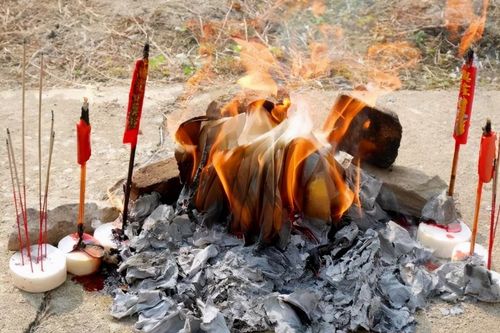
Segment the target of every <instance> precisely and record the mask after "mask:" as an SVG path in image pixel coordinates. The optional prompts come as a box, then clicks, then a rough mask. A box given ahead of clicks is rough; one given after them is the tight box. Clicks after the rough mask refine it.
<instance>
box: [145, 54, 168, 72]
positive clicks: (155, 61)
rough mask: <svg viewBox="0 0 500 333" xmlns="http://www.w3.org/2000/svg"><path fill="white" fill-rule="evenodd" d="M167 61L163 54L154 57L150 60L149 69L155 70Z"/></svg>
mask: <svg viewBox="0 0 500 333" xmlns="http://www.w3.org/2000/svg"><path fill="white" fill-rule="evenodd" d="M166 60H167V59H166V58H165V56H164V55H163V54H158V55H157V56H154V57H152V58H150V59H149V67H150V68H151V70H155V69H157V68H158V67H160V66H161V65H163V64H164V63H165V61H166Z"/></svg>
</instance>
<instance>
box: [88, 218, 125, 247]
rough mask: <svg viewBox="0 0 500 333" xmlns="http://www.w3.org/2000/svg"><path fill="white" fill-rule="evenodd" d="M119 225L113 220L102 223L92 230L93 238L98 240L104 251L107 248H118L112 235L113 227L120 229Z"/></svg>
mask: <svg viewBox="0 0 500 333" xmlns="http://www.w3.org/2000/svg"><path fill="white" fill-rule="evenodd" d="M120 228H121V226H119V225H117V224H115V223H114V222H109V223H104V224H101V225H100V226H98V227H97V228H96V229H95V231H94V238H95V239H97V240H98V241H99V243H100V244H101V246H102V247H104V249H105V250H106V251H108V250H109V249H116V248H118V244H117V243H116V240H115V237H114V236H113V229H120Z"/></svg>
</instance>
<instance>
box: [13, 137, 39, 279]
mask: <svg viewBox="0 0 500 333" xmlns="http://www.w3.org/2000/svg"><path fill="white" fill-rule="evenodd" d="M7 139H8V143H9V150H10V155H11V157H12V165H13V166H14V179H15V180H16V185H17V191H18V192H19V193H21V186H20V185H19V177H18V173H17V165H16V156H15V155H14V148H13V147H12V139H11V137H10V131H9V129H8V128H7ZM18 197H19V204H20V206H21V210H22V211H24V214H23V220H24V234H25V237H26V250H27V252H28V258H29V261H30V266H31V272H33V261H32V260H31V244H30V236H29V233H28V219H27V215H26V206H23V201H22V199H21V196H20V195H19V196H18ZM22 250H23V249H21V251H22Z"/></svg>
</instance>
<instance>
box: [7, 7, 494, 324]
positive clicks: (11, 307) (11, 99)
mask: <svg viewBox="0 0 500 333" xmlns="http://www.w3.org/2000/svg"><path fill="white" fill-rule="evenodd" d="M448 2H453V1H448ZM446 3H447V1H445V0H424V1H418V2H415V1H411V0H403V1H382V0H370V1H365V0H353V1H332V0H328V1H321V0H303V1H294V0H277V1H274V0H246V1H239V0H211V1H202V0H194V1H190V2H185V1H182V0H142V1H137V0H125V1H113V0H75V1H72V0H57V1H55V0H38V1H31V0H2V1H0V98H1V103H0V115H2V117H1V118H0V128H2V129H3V128H6V127H9V128H10V129H11V131H12V133H13V140H14V144H15V146H16V149H17V150H16V153H17V157H18V158H19V156H20V128H21V126H20V120H19V117H20V94H21V92H20V82H21V71H22V67H21V57H22V45H23V41H26V48H27V63H28V64H29V65H28V68H27V82H26V83H27V86H28V87H29V89H30V90H29V91H28V93H27V121H28V122H27V123H28V126H27V131H28V132H27V135H28V136H27V139H26V140H27V147H28V151H27V157H28V161H29V162H28V163H29V164H28V168H27V175H28V179H27V181H28V189H29V197H28V202H29V205H30V206H33V207H36V205H37V192H38V184H37V179H38V175H37V173H36V172H37V163H38V161H37V156H38V155H37V154H38V153H37V150H36V147H37V133H36V132H35V131H36V128H37V125H38V124H37V103H38V101H37V91H36V90H34V88H36V87H37V85H38V72H39V66H40V54H41V53H43V54H44V59H45V77H44V82H45V90H44V94H43V98H44V102H43V123H44V125H43V141H42V145H43V146H44V147H45V149H46V148H47V145H48V131H49V130H48V126H49V125H48V124H49V119H50V110H53V111H54V113H55V131H56V141H55V147H54V160H53V165H52V178H51V187H50V198H49V208H52V207H55V206H58V205H61V204H65V203H74V202H76V201H77V199H78V177H79V176H78V175H79V173H78V172H79V170H78V168H77V164H76V149H75V133H74V124H75V122H76V120H77V119H78V117H79V112H80V111H79V110H80V106H81V102H82V98H83V97H84V96H87V97H89V99H90V102H91V115H90V120H91V123H92V126H93V127H92V128H93V129H92V130H93V136H92V144H93V151H92V158H91V160H90V163H89V164H88V170H87V174H88V184H87V186H88V188H87V198H88V199H89V200H102V199H103V198H105V194H106V189H107V188H108V187H109V186H112V185H113V184H114V183H115V181H116V180H118V179H119V178H121V177H124V176H125V173H126V168H127V163H128V154H129V150H128V147H127V146H125V145H123V144H122V142H121V138H122V133H123V126H124V113H125V111H124V110H125V107H126V105H125V104H126V101H127V94H128V85H129V83H130V72H131V70H132V66H133V61H134V59H135V58H137V57H138V56H140V54H141V50H142V46H143V44H144V42H145V40H146V36H148V37H149V41H150V43H151V57H150V72H149V81H148V88H147V94H146V98H145V106H144V110H145V111H144V114H143V119H142V121H141V131H142V135H141V136H140V139H139V140H140V142H139V148H138V152H137V158H136V161H137V164H138V165H143V164H146V163H148V162H151V161H154V160H157V159H160V158H163V157H166V156H169V155H171V154H172V153H173V142H172V141H171V139H170V134H171V133H169V132H168V130H169V129H172V128H174V127H175V124H176V123H177V122H178V121H179V120H180V119H182V118H188V117H191V116H193V115H194V114H196V113H197V112H198V113H201V112H204V110H205V108H206V105H207V104H208V103H209V102H210V101H211V100H213V99H214V98H215V97H217V96H219V95H222V94H226V93H227V91H228V90H229V91H232V90H237V89H238V88H236V80H237V78H238V77H240V76H241V74H242V64H241V48H240V47H239V46H238V45H237V43H235V39H234V38H241V39H246V40H250V41H258V42H259V43H261V44H263V45H265V46H266V49H267V50H269V51H270V52H271V54H272V55H273V57H274V58H275V60H276V63H277V66H275V67H274V72H273V73H272V74H273V75H274V76H275V78H276V79H277V81H278V83H279V84H280V85H282V86H287V87H288V89H291V90H294V91H295V90H301V93H302V94H303V95H304V96H305V97H308V98H309V99H310V101H311V105H312V107H311V110H313V111H314V118H315V119H320V118H324V117H325V115H326V113H327V112H328V110H329V106H330V105H331V103H332V102H333V100H334V97H335V95H336V94H337V91H338V90H339V89H351V88H353V87H355V86H357V85H359V84H367V83H369V82H372V81H375V82H377V83H379V84H382V85H384V84H387V85H389V88H403V89H405V90H400V91H397V92H393V93H390V94H388V95H385V96H382V97H380V99H379V103H380V104H381V105H383V106H386V107H388V108H389V109H392V110H394V111H396V112H397V113H398V115H399V117H400V119H401V122H402V125H403V141H402V144H401V148H400V153H399V157H398V159H397V161H396V164H397V165H402V166H408V167H412V168H417V169H419V170H422V171H424V172H426V173H428V174H430V175H439V176H441V178H442V179H444V180H445V181H447V180H448V178H449V170H450V165H451V159H452V149H453V140H452V139H451V130H452V126H453V121H454V113H455V105H456V98H457V88H456V87H457V85H458V80H459V68H460V64H461V59H460V57H458V56H457V51H458V47H459V39H457V38H454V36H453V35H452V34H451V33H450V31H449V29H447V24H446V20H445V19H446V17H447V16H446V15H447V14H446ZM482 3H483V1H480V0H474V1H471V4H472V5H471V6H472V7H471V8H470V10H469V11H465V12H461V13H462V14H464V13H466V14H467V15H464V17H461V19H460V20H459V22H458V32H459V34H461V33H463V32H464V31H465V30H466V28H467V26H468V24H469V23H470V19H472V18H477V17H478V15H480V13H481V5H482ZM322 4H323V5H322ZM499 22H500V4H499V2H498V1H497V0H492V1H490V2H489V7H488V11H487V14H486V26H485V27H486V28H485V31H484V35H483V38H482V39H481V40H480V41H478V42H476V43H475V44H474V47H475V48H476V50H477V53H478V55H479V61H478V66H479V69H480V71H479V73H480V75H479V78H478V91H477V97H476V99H475V107H474V115H473V125H472V127H471V133H470V137H469V143H468V144H467V145H466V146H465V147H464V148H463V149H462V151H461V156H460V164H459V172H458V180H457V185H456V193H457V195H458V196H459V200H460V204H461V207H460V208H461V211H462V213H463V215H464V218H465V221H466V222H467V223H469V224H470V222H471V219H472V209H473V202H474V197H475V188H476V180H477V175H476V170H477V166H476V163H477V148H478V145H479V137H480V132H481V129H480V128H481V126H482V125H483V123H484V121H485V119H486V118H487V117H490V118H491V119H492V121H493V128H494V129H495V128H499V126H500V120H499V119H500V118H498V116H496V115H495V112H496V110H494V109H493V108H495V107H497V106H498V105H500V91H499V89H500V80H499V79H498V77H499V74H500V53H499V48H498V45H499V44H500V24H499ZM325 45H326V48H324V46H325ZM324 60H326V61H324ZM394 78H397V80H396V81H400V85H399V86H398V84H397V83H398V82H396V83H395V81H394ZM384 80H385V81H384ZM439 89H440V90H439ZM443 89H445V90H443ZM419 90H423V91H419ZM174 115H175V116H174ZM1 151H2V155H0V156H1V157H2V158H1V159H0V169H1V173H0V189H1V192H0V234H2V235H5V237H0V332H9V333H10V332H13V333H16V332H35V331H36V332H55V333H63V332H69V333H73V332H74V333H81V332H82V331H84V332H132V331H133V323H134V321H133V320H126V321H116V320H114V319H113V318H112V317H111V316H110V315H109V307H110V305H111V298H110V297H109V296H106V295H102V294H100V293H89V292H85V291H83V290H82V288H81V286H79V285H78V284H75V283H73V282H72V281H71V280H69V279H68V281H66V283H65V284H64V285H63V286H61V287H60V288H58V289H57V290H55V291H54V292H52V293H50V294H49V295H48V296H47V295H46V296H45V299H44V295H32V294H28V293H24V292H20V291H19V290H17V289H15V288H14V287H13V286H12V285H11V284H10V277H9V275H8V259H9V257H10V255H11V253H9V252H8V251H7V247H6V244H7V236H6V235H7V234H8V232H10V230H11V228H12V227H13V221H14V212H13V205H12V198H11V187H10V186H11V185H10V178H9V177H10V175H9V173H8V166H7V163H8V162H7V156H6V153H5V148H2V149H1ZM44 161H45V160H44ZM490 192H491V185H486V186H485V191H484V195H483V204H482V210H481V225H480V235H479V239H478V240H479V242H480V243H482V244H485V241H486V235H487V230H488V228H487V215H488V212H489V210H488V209H489V208H490V205H489V203H488V200H489V197H490ZM494 267H495V268H496V269H497V270H500V248H499V247H497V249H496V250H495V259H494ZM42 304H47V305H48V306H47V308H46V309H43V307H41V305H42ZM451 306H452V305H450V304H446V303H442V302H433V303H432V304H430V306H429V308H428V309H426V310H424V311H420V312H419V313H418V315H417V321H418V331H419V332H437V333H445V332H474V331H489V332H496V331H498V322H499V319H500V306H498V305H490V304H485V303H477V304H471V303H465V304H464V305H463V308H464V311H465V312H464V313H463V314H462V315H458V316H444V315H443V314H442V313H441V311H440V309H442V308H450V307H451Z"/></svg>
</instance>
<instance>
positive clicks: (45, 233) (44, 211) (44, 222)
mask: <svg viewBox="0 0 500 333" xmlns="http://www.w3.org/2000/svg"><path fill="white" fill-rule="evenodd" d="M51 133H52V134H51V136H50V145H49V162H48V165H47V178H46V180H45V194H44V197H43V224H44V225H45V226H44V237H43V238H44V244H45V245H44V246H45V257H47V243H48V241H47V236H48V233H47V224H48V223H49V222H48V219H47V205H48V204H47V202H48V195H49V180H50V167H51V165H52V152H53V150H54V138H55V132H54V131H51ZM42 256H43V253H42Z"/></svg>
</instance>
